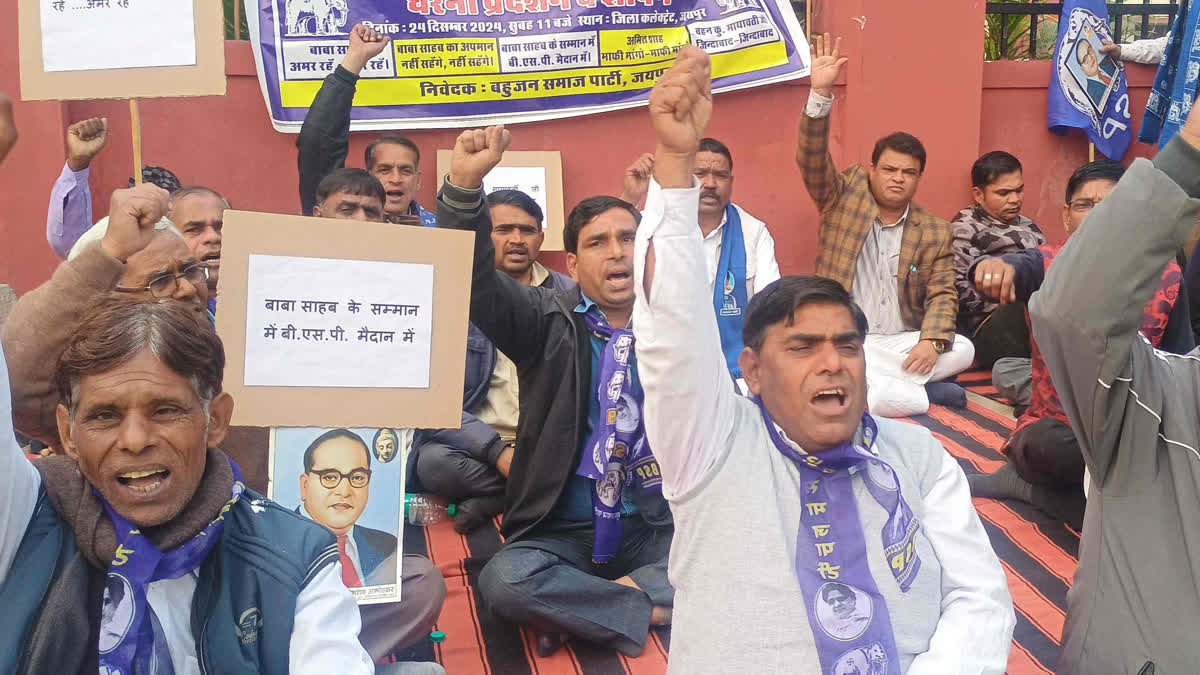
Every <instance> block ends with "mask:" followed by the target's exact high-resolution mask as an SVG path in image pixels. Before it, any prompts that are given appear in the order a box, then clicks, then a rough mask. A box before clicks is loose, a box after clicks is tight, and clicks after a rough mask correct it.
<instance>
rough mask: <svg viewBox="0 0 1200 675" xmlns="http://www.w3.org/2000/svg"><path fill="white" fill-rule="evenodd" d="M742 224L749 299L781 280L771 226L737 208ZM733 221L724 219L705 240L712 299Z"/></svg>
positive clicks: (722, 218)
mask: <svg viewBox="0 0 1200 675" xmlns="http://www.w3.org/2000/svg"><path fill="white" fill-rule="evenodd" d="M733 208H735V209H737V212H738V217H740V218H741V220H742V242H743V243H744V244H745V246H746V299H747V300H749V299H750V298H751V297H753V296H754V294H755V293H757V292H759V291H760V290H762V289H763V288H765V287H766V286H767V284H769V283H771V282H772V281H775V280H776V279H778V278H779V263H777V262H775V240H774V239H773V238H772V237H771V233H770V232H769V231H768V230H767V224H766V223H764V222H763V221H761V220H759V219H758V218H755V217H754V216H752V215H750V214H749V213H747V212H746V210H745V209H743V208H742V207H740V206H738V205H737V204H734V205H733ZM728 220H729V219H728V218H727V217H726V216H721V224H720V225H718V226H717V227H716V228H715V229H714V230H713V231H712V232H709V233H708V236H706V237H704V243H703V246H704V262H705V264H706V266H707V269H708V297H709V298H710V299H711V298H712V291H713V284H714V283H715V281H716V278H717V265H718V264H719V263H720V261H721V241H722V239H723V238H724V235H725V223H726V221H728Z"/></svg>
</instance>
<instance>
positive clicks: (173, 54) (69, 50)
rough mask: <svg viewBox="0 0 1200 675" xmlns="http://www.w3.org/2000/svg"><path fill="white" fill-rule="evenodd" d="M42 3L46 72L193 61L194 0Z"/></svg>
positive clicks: (47, 0) (58, 0) (43, 0)
mask: <svg viewBox="0 0 1200 675" xmlns="http://www.w3.org/2000/svg"><path fill="white" fill-rule="evenodd" d="M203 1H204V2H213V1H215V0H203ZM41 3H42V67H43V68H45V69H46V71H47V72H60V71H68V70H102V69H107V68H145V67H153V66H193V65H196V21H195V15H194V14H193V13H192V10H193V5H192V3H193V0H41Z"/></svg>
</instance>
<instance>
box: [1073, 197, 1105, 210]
mask: <svg viewBox="0 0 1200 675" xmlns="http://www.w3.org/2000/svg"><path fill="white" fill-rule="evenodd" d="M1099 203H1100V200H1098V199H1097V200H1096V201H1092V200H1090V199H1076V200H1075V201H1073V202H1071V203H1070V204H1067V206H1069V207H1070V208H1071V210H1072V211H1074V212H1075V213H1088V212H1089V211H1091V210H1092V209H1094V208H1096V205H1097V204H1099Z"/></svg>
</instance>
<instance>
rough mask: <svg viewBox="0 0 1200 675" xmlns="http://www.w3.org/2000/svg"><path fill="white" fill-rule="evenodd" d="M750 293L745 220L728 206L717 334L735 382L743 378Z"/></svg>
mask: <svg viewBox="0 0 1200 675" xmlns="http://www.w3.org/2000/svg"><path fill="white" fill-rule="evenodd" d="M748 292H749V291H748V289H747V288H746V244H745V240H744V238H743V237H742V217H741V216H740V215H738V210H737V208H735V207H734V205H733V204H728V205H726V206H725V233H724V234H723V235H722V237H721V257H720V258H719V259H718V260H717V278H716V280H715V281H714V282H713V309H715V310H716V312H717V330H718V332H719V333H720V335H721V351H722V352H724V353H725V365H726V366H728V367H729V374H730V375H732V376H733V379H735V380H737V379H738V378H740V377H741V376H742V369H741V368H740V367H738V357H739V356H741V354H742V321H743V320H744V319H745V316H746V298H747V293H748Z"/></svg>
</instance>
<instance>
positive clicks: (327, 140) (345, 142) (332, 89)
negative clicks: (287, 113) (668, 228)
mask: <svg viewBox="0 0 1200 675" xmlns="http://www.w3.org/2000/svg"><path fill="white" fill-rule="evenodd" d="M389 44H391V38H387V37H384V36H383V35H381V34H380V33H379V32H378V31H376V30H374V29H373V28H367V27H366V26H364V25H362V24H358V25H356V26H354V28H352V29H351V30H350V46H349V48H348V49H347V50H346V56H345V58H343V59H342V64H341V65H340V66H338V67H337V68H336V69H335V70H334V71H333V72H332V73H330V74H329V76H328V77H326V78H325V82H324V83H323V84H322V85H321V90H320V91H318V92H317V96H316V98H314V99H313V102H312V105H310V106H309V107H308V115H307V116H306V117H305V118H304V124H303V125H301V126H300V136H299V137H298V138H296V148H297V150H298V153H297V157H296V164H297V168H298V169H299V170H300V213H302V214H303V215H306V216H308V215H312V209H313V204H315V203H316V200H317V185H319V184H320V182H321V179H323V178H324V177H325V176H327V175H329V172H330V171H333V170H334V169H340V168H341V167H342V166H344V165H345V163H346V153H347V152H348V151H349V150H350V109H351V107H352V105H353V102H354V90H355V88H356V87H357V85H358V74H359V73H360V72H362V69H363V67H364V66H366V65H367V61H370V60H371V59H373V58H375V57H376V56H378V55H379V54H381V53H382V52H383V50H384V49H386V48H387V46H388V45H389Z"/></svg>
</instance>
